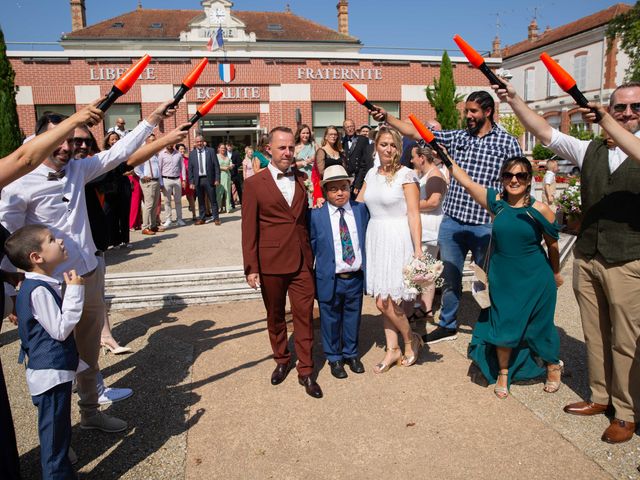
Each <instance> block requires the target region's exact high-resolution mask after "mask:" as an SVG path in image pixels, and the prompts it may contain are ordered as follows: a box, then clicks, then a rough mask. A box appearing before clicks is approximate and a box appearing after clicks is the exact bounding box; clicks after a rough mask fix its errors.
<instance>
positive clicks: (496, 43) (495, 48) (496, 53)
mask: <svg viewBox="0 0 640 480" xmlns="http://www.w3.org/2000/svg"><path fill="white" fill-rule="evenodd" d="M500 55H501V52H500V37H499V36H497V35H496V38H494V39H493V43H492V44H491V56H492V57H500Z"/></svg>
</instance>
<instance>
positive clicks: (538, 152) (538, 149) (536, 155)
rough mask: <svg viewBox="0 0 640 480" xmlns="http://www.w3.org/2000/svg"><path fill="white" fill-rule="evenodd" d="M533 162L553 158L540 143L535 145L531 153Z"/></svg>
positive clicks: (550, 152)
mask: <svg viewBox="0 0 640 480" xmlns="http://www.w3.org/2000/svg"><path fill="white" fill-rule="evenodd" d="M531 156H532V157H533V159H534V160H548V159H549V158H551V157H553V152H552V151H551V150H549V149H548V148H547V147H545V146H544V145H542V144H541V143H536V144H535V146H534V147H533V150H532V151H531Z"/></svg>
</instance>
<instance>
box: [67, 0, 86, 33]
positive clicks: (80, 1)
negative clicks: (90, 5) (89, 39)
mask: <svg viewBox="0 0 640 480" xmlns="http://www.w3.org/2000/svg"><path fill="white" fill-rule="evenodd" d="M70 3H71V31H72V32H75V31H76V30H81V29H83V28H85V27H86V26H87V13H86V8H85V6H84V0H70Z"/></svg>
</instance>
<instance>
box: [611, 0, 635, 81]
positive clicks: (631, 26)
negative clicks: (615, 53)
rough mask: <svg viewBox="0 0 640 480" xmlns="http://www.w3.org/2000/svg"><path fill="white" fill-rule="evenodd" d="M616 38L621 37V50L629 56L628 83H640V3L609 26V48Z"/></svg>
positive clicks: (626, 78) (626, 77) (616, 18)
mask: <svg viewBox="0 0 640 480" xmlns="http://www.w3.org/2000/svg"><path fill="white" fill-rule="evenodd" d="M616 37H620V48H621V49H622V51H623V52H624V53H626V54H627V55H628V56H629V62H630V63H629V68H628V69H627V70H626V72H625V73H626V76H625V80H626V81H627V82H640V1H637V2H636V4H635V5H634V6H633V8H632V9H631V10H629V11H627V12H626V13H623V14H621V15H618V16H617V17H615V18H613V20H611V21H610V22H609V25H608V26H607V38H608V39H609V40H610V42H609V48H611V46H612V45H613V42H614V41H615V39H616Z"/></svg>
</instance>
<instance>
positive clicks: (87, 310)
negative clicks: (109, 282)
mask: <svg viewBox="0 0 640 480" xmlns="http://www.w3.org/2000/svg"><path fill="white" fill-rule="evenodd" d="M96 259H97V260H98V266H97V268H96V269H95V270H94V271H93V272H92V273H91V274H89V275H84V276H83V278H84V306H83V307H82V316H81V317H80V321H79V322H78V324H77V325H76V328H75V339H76V346H77V348H78V353H79V354H80V358H81V359H82V360H84V361H85V362H86V363H87V364H88V365H89V368H88V369H86V370H84V371H82V372H80V373H78V375H77V376H76V381H77V384H78V396H79V397H80V400H79V401H78V405H79V406H80V412H81V414H82V415H83V416H89V417H90V416H92V415H94V414H95V412H96V411H97V410H98V406H99V405H98V390H97V387H96V385H97V384H96V376H97V374H98V372H99V371H100V367H99V366H98V358H99V356H100V334H101V332H102V325H103V324H104V318H105V314H106V309H107V306H106V304H105V301H104V274H105V266H104V258H102V257H96Z"/></svg>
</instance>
